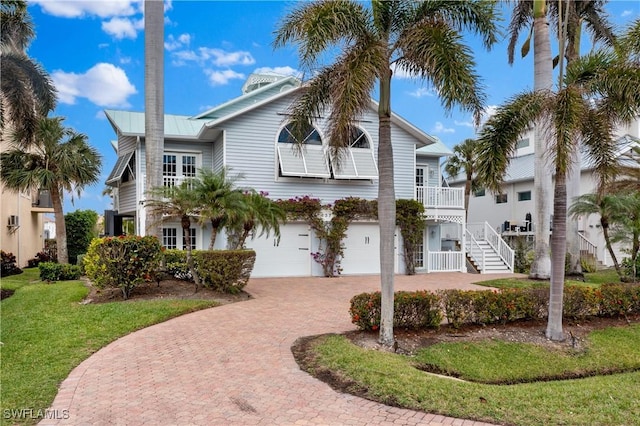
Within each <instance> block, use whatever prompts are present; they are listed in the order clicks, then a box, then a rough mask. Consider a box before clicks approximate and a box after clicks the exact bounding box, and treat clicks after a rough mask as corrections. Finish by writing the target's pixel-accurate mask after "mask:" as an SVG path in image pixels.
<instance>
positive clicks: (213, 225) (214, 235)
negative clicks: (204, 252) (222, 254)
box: [209, 219, 218, 250]
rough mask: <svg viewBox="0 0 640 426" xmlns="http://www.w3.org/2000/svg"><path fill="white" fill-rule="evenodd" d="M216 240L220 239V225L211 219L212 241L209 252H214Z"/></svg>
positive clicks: (210, 241)
mask: <svg viewBox="0 0 640 426" xmlns="http://www.w3.org/2000/svg"><path fill="white" fill-rule="evenodd" d="M216 238H218V225H217V224H216V221H215V220H214V219H211V240H209V250H213V246H214V245H215V243H216Z"/></svg>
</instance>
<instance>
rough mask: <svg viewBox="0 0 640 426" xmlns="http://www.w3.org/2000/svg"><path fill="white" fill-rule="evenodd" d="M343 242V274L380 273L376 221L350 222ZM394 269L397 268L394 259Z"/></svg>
mask: <svg viewBox="0 0 640 426" xmlns="http://www.w3.org/2000/svg"><path fill="white" fill-rule="evenodd" d="M343 243H344V247H345V249H344V258H343V259H342V262H341V266H342V273H343V274H351V275H353V274H379V273H380V227H379V225H378V224H377V223H351V224H350V225H349V228H348V229H347V235H346V237H345V239H344V240H343ZM396 247H397V244H396ZM396 259H397V256H396ZM394 270H397V262H396V261H395V259H394Z"/></svg>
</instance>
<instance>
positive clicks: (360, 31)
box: [274, 0, 496, 346]
mask: <svg viewBox="0 0 640 426" xmlns="http://www.w3.org/2000/svg"><path fill="white" fill-rule="evenodd" d="M495 20H496V11H495V4H494V3H493V2H485V1H465V2H460V1H439V0H430V1H429V0H427V1H423V2H415V1H383V0H373V1H372V2H371V7H370V8H367V7H366V6H365V5H363V4H362V3H360V2H358V1H352V0H320V1H315V2H311V3H302V4H301V5H300V6H298V7H297V8H296V9H294V10H293V11H292V12H291V13H289V14H288V15H287V16H286V17H285V18H284V21H283V22H282V24H281V25H280V27H279V28H278V29H277V30H276V38H275V41H274V46H275V47H282V46H285V45H287V44H289V43H291V44H295V45H296V46H297V48H298V56H299V58H300V61H301V66H302V68H304V69H305V70H307V71H309V72H310V73H311V75H314V77H313V78H312V79H311V80H310V81H309V82H308V83H307V84H306V85H305V86H303V87H302V88H301V89H300V90H299V92H298V93H299V97H298V99H297V100H296V102H295V104H294V105H293V106H292V108H291V111H290V112H291V116H290V118H291V120H292V123H293V125H292V129H293V131H294V132H295V133H296V134H297V135H300V136H302V135H303V134H304V131H305V130H306V129H308V128H309V127H310V126H311V125H312V122H313V121H314V119H315V118H316V117H319V116H322V115H323V114H324V113H328V122H327V123H328V134H329V144H330V149H331V151H332V154H334V155H335V156H337V158H339V156H340V154H341V149H342V148H344V147H346V146H348V143H349V140H350V139H349V134H350V131H351V126H352V125H353V123H354V121H355V120H356V119H358V118H359V117H361V116H362V114H363V112H364V111H365V110H367V109H368V108H370V106H371V97H370V96H371V93H372V92H373V90H374V88H375V86H376V82H377V90H378V94H379V97H380V101H379V103H378V168H379V182H378V218H379V223H380V280H381V290H382V302H381V304H382V306H381V311H382V315H381V323H380V342H381V343H382V344H384V345H387V346H390V345H392V344H393V342H394V336H393V303H394V301H393V299H394V297H393V296H394V280H393V279H394V276H393V258H394V245H393V241H394V232H395V220H396V217H395V216H396V214H395V208H396V204H395V203H396V200H395V188H394V182H393V179H394V172H393V167H394V164H393V148H392V141H391V76H392V74H393V70H394V69H395V70H397V71H399V72H406V73H409V74H411V75H413V76H415V77H416V78H417V79H419V80H423V81H426V82H428V83H431V84H432V85H433V86H434V87H435V88H436V89H437V91H438V94H439V96H440V98H441V101H442V103H443V105H444V107H445V108H446V109H450V108H452V107H453V106H454V105H456V104H457V105H459V106H460V107H461V108H462V109H463V110H466V111H472V112H473V113H474V117H475V119H476V121H479V118H480V114H481V112H482V108H483V104H484V99H485V98H484V95H483V92H482V87H481V86H480V83H479V77H478V76H477V75H476V73H475V72H474V65H475V64H474V61H473V58H472V53H471V51H470V49H469V48H468V47H467V46H465V45H464V44H463V43H462V37H461V32H462V31H465V30H466V31H470V32H472V33H475V34H477V35H479V36H480V37H481V38H482V41H483V43H484V46H485V47H487V48H489V47H490V46H492V45H493V43H495V41H496V26H495ZM336 51H337V52H339V56H338V57H337V59H336V60H335V62H334V63H332V64H330V65H327V66H321V64H319V61H320V60H321V59H322V58H323V57H326V56H325V55H331V54H333V53H335V52H336ZM297 139H298V140H302V137H298V138H297Z"/></svg>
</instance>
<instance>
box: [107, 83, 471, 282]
mask: <svg viewBox="0 0 640 426" xmlns="http://www.w3.org/2000/svg"><path fill="white" fill-rule="evenodd" d="M299 86H300V81H299V80H298V79H296V78H294V77H281V76H272V75H251V76H250V77H249V79H248V80H247V82H246V83H245V85H244V86H243V94H242V96H239V97H238V98H235V99H232V100H231V101H228V102H226V103H224V104H222V105H220V106H217V107H215V108H213V109H210V110H208V111H206V112H203V113H201V114H198V115H195V116H177V115H165V122H164V131H165V139H164V159H163V162H164V164H163V171H164V184H165V185H173V184H175V183H176V182H179V181H180V180H181V179H184V178H188V177H194V176H196V172H197V170H198V169H200V168H207V169H212V170H214V171H218V170H221V169H222V168H223V167H225V168H227V169H228V170H229V171H230V173H231V174H232V175H233V174H238V175H242V176H243V179H242V180H241V181H240V182H239V183H238V185H239V186H242V187H248V188H254V189H255V190H258V191H264V192H266V193H268V196H269V197H270V198H272V199H274V200H275V199H288V198H292V197H296V196H306V195H308V196H310V197H314V198H319V199H320V200H321V201H322V202H323V203H333V202H334V201H335V200H337V199H342V198H345V197H349V196H353V197H360V198H363V199H368V200H373V199H376V198H377V195H378V169H377V145H378V117H377V104H376V103H375V102H374V101H371V108H370V109H369V110H368V111H366V112H365V114H364V116H363V117H361V119H360V120H359V121H358V122H357V130H358V132H357V134H356V135H354V138H353V141H352V143H351V147H350V148H349V149H348V151H346V152H345V153H344V157H343V158H342V159H341V161H340V162H338V161H336V159H335V158H333V157H331V156H329V155H328V151H327V141H326V136H325V135H326V120H325V118H324V117H319V118H318V120H317V123H315V126H314V130H313V131H312V132H310V133H309V135H307V137H306V138H305V141H304V149H302V151H301V152H298V151H296V150H295V149H294V145H293V144H292V143H291V142H292V136H291V134H290V133H289V131H288V128H287V125H288V123H287V111H288V109H289V107H290V105H291V103H292V101H293V99H294V94H295V91H296V89H297V88H298V87H299ZM105 113H106V116H107V118H108V120H109V121H110V123H111V125H112V126H113V128H114V130H115V132H116V134H117V137H118V139H117V142H115V143H114V144H113V145H114V148H115V149H116V152H117V154H118V160H117V162H116V164H115V166H114V169H113V171H112V172H111V174H110V175H109V177H108V179H107V182H106V183H107V185H109V186H111V187H112V188H113V191H112V193H113V198H114V209H115V211H113V212H108V213H107V215H106V217H105V220H106V229H107V234H111V235H114V234H120V233H122V228H123V227H124V226H125V225H126V223H127V222H130V223H133V224H134V228H135V230H136V232H137V233H138V234H140V233H141V232H144V231H143V230H144V229H145V224H144V220H145V214H144V208H145V207H144V193H145V188H144V182H145V176H144V175H145V160H144V155H145V151H144V133H145V129H144V113H143V112H126V111H114V110H107V111H105ZM391 133H392V140H393V146H394V166H395V167H394V174H395V190H396V197H397V198H398V199H418V200H421V201H423V202H424V204H425V206H426V207H427V209H426V210H427V213H426V220H427V221H428V222H427V223H428V227H427V230H426V231H425V233H424V241H423V245H422V247H421V248H420V260H419V262H420V265H419V266H420V268H419V270H420V271H424V272H431V271H445V270H446V271H451V270H453V271H464V270H465V263H464V244H463V243H462V240H461V239H462V235H463V234H464V233H463V229H464V216H465V215H464V202H463V193H462V191H461V190H459V189H453V188H443V187H442V185H441V183H442V182H441V175H440V173H439V161H440V158H441V157H443V156H446V155H450V154H451V151H450V150H448V149H447V148H446V147H445V146H443V145H442V144H441V143H440V142H439V141H438V140H437V139H434V138H433V137H431V136H429V135H427V134H425V133H424V132H422V131H421V130H419V129H417V128H416V127H415V126H413V125H412V124H410V123H408V122H407V121H405V120H404V119H402V118H401V117H399V116H397V115H393V117H392V129H391ZM416 150H417V151H416ZM326 219H327V220H328V219H329V218H328V217H327V218H326ZM123 224H124V225H123ZM444 225H446V226H445V227H444V228H443V226H444ZM162 232H163V241H162V244H163V245H164V246H165V247H169V248H178V249H181V248H183V243H182V241H183V236H182V229H181V227H180V225H179V223H177V222H176V223H165V224H163V230H162ZM210 232H211V229H210V227H209V226H202V227H201V226H199V225H194V227H193V228H192V230H191V233H192V235H193V236H195V243H194V244H193V246H194V248H198V249H204V248H207V246H208V243H209V237H210ZM281 234H282V235H281V237H280V239H279V240H277V239H275V238H274V237H273V236H271V237H269V238H266V237H262V238H255V239H253V240H249V241H247V246H248V247H250V248H253V249H254V250H255V251H256V263H255V266H254V270H253V275H252V276H254V277H266V276H320V275H322V268H321V266H320V265H319V264H317V263H315V262H314V260H313V259H312V256H311V253H313V252H315V251H317V250H318V240H317V239H316V238H315V236H314V235H313V233H312V232H311V231H310V228H309V226H308V224H306V223H303V222H291V223H287V224H285V225H284V226H282V227H281ZM398 235H399V232H398ZM225 238H226V237H224V236H222V238H218V239H217V240H216V248H225V246H226V241H225ZM456 238H457V239H458V240H457V241H456V240H455V239H456ZM343 243H344V246H345V250H344V258H343V259H342V262H341V267H342V268H343V274H368V273H379V268H380V266H379V262H378V261H377V258H378V255H379V229H378V224H377V222H373V221H359V222H354V223H352V224H351V225H350V226H349V229H348V231H347V235H346V238H345V240H343ZM401 244H402V241H401V238H399V237H397V239H396V247H397V251H396V252H397V253H398V254H397V258H396V259H395V265H396V271H397V272H398V273H403V272H404V270H405V267H404V263H403V259H402V254H401V253H402V249H401Z"/></svg>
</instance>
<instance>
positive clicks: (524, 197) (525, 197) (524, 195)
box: [518, 191, 531, 201]
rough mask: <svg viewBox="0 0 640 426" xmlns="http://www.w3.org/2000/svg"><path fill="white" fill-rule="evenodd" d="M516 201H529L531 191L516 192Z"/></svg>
mask: <svg viewBox="0 0 640 426" xmlns="http://www.w3.org/2000/svg"><path fill="white" fill-rule="evenodd" d="M518 201H531V191H523V192H518Z"/></svg>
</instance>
